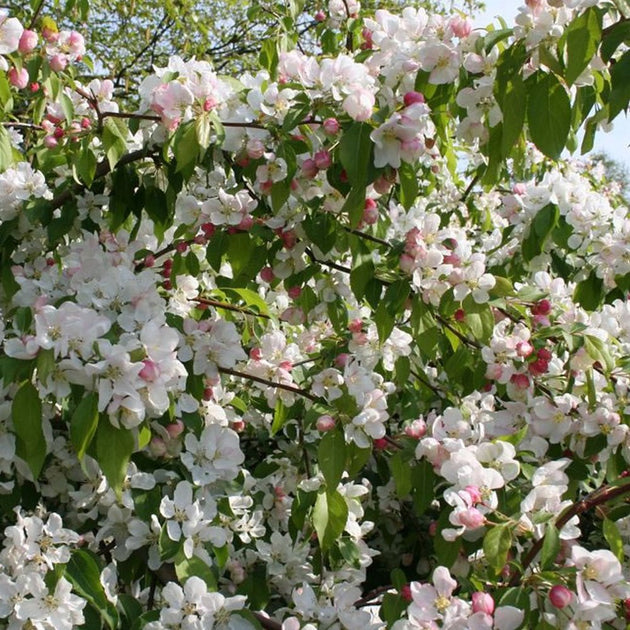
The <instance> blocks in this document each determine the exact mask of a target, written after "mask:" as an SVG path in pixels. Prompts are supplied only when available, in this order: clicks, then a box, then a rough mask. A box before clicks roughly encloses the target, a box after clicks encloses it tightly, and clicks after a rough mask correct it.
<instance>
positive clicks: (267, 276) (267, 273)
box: [260, 267, 276, 282]
mask: <svg viewBox="0 0 630 630" xmlns="http://www.w3.org/2000/svg"><path fill="white" fill-rule="evenodd" d="M260 277H261V278H262V279H263V280H264V281H265V282H273V280H274V278H275V277H276V276H275V274H274V273H273V269H272V268H271V267H263V268H262V269H261V270H260Z"/></svg>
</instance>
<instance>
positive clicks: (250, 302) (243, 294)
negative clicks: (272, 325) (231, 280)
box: [221, 287, 270, 317]
mask: <svg viewBox="0 0 630 630" xmlns="http://www.w3.org/2000/svg"><path fill="white" fill-rule="evenodd" d="M221 291H224V292H225V293H235V294H236V295H238V296H239V297H240V298H241V299H242V300H243V302H245V304H246V305H247V307H248V308H250V309H252V310H255V311H258V312H259V313H260V314H262V315H267V316H268V317H269V316H270V313H269V307H268V306H267V302H265V300H263V299H262V298H261V297H260V295H258V293H256V292H255V291H252V290H251V289H238V288H235V287H223V288H221Z"/></svg>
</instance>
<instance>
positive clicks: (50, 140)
mask: <svg viewBox="0 0 630 630" xmlns="http://www.w3.org/2000/svg"><path fill="white" fill-rule="evenodd" d="M58 144H59V142H58V141H57V138H55V136H46V137H45V138H44V146H45V147H46V148H47V149H54V148H55V147H56V146H57V145H58Z"/></svg>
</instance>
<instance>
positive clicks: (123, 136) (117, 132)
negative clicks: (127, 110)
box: [102, 118, 128, 170]
mask: <svg viewBox="0 0 630 630" xmlns="http://www.w3.org/2000/svg"><path fill="white" fill-rule="evenodd" d="M127 131H128V130H127V127H126V126H125V123H124V122H122V121H121V120H119V119H116V118H106V119H105V122H104V123H103V136H102V140H103V148H104V149H105V154H106V155H107V161H108V162H109V167H110V168H111V169H112V170H113V169H114V167H115V166H116V164H118V161H119V160H120V158H121V157H122V156H123V155H124V154H125V151H126V149H127Z"/></svg>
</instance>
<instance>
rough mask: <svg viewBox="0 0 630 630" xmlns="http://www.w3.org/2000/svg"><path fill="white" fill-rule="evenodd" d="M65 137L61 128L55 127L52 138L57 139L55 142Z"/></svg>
mask: <svg viewBox="0 0 630 630" xmlns="http://www.w3.org/2000/svg"><path fill="white" fill-rule="evenodd" d="M65 135H66V132H65V131H64V130H63V128H62V127H55V131H54V132H53V136H55V138H57V140H61V138H63V137H64V136H65Z"/></svg>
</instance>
